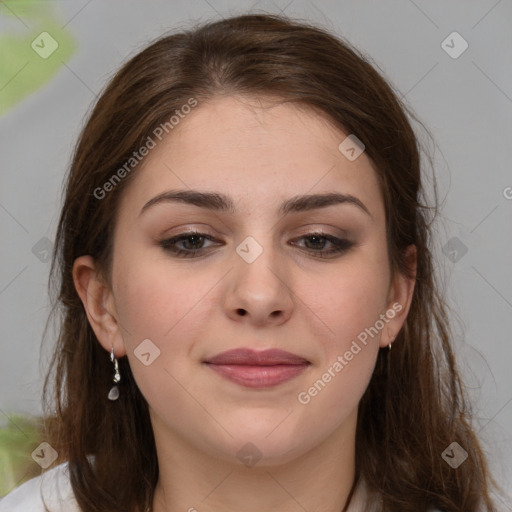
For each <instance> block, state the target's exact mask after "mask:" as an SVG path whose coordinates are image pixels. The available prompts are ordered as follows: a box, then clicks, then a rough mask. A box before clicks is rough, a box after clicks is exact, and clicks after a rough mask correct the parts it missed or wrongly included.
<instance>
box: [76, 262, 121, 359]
mask: <svg viewBox="0 0 512 512" xmlns="http://www.w3.org/2000/svg"><path fill="white" fill-rule="evenodd" d="M73 282H74V284H75V289H76V291H77V293H78V295H79V297H80V299H81V301H82V304H83V306H84V309H85V312H86V314H87V320H88V321H89V324H90V325H91V327H92V329H93V331H94V333H95V334H96V337H97V338H98V341H99V342H100V344H101V345H102V346H103V348H104V349H105V350H106V351H107V352H110V351H111V349H112V346H113V347H114V350H115V352H116V355H117V356H118V357H121V356H122V355H124V353H125V349H124V343H123V341H122V337H121V333H120V331H119V324H118V322H117V319H116V316H115V315H116V312H115V309H114V308H113V297H112V292H111V290H110V289H109V287H108V286H107V284H106V282H105V280H104V279H103V278H102V276H101V275H100V274H99V272H98V270H97V266H96V264H95V261H94V258H92V256H88V255H87V256H80V257H79V258H77V259H76V260H75V262H74V264H73ZM113 309H114V310H113Z"/></svg>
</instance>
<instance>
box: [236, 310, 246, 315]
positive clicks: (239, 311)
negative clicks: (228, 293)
mask: <svg viewBox="0 0 512 512" xmlns="http://www.w3.org/2000/svg"><path fill="white" fill-rule="evenodd" d="M237 313H238V314H239V315H240V316H245V313H246V311H245V309H238V310H237Z"/></svg>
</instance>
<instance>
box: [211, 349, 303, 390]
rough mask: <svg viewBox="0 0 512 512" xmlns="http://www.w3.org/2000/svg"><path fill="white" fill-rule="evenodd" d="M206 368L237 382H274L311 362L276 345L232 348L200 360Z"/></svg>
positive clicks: (253, 385) (295, 373)
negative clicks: (257, 347) (277, 347)
mask: <svg viewBox="0 0 512 512" xmlns="http://www.w3.org/2000/svg"><path fill="white" fill-rule="evenodd" d="M204 364H206V365H207V366H208V367H209V368H211V369H212V370H213V371H215V372H216V373H217V374H218V375H220V376H221V377H224V378H226V379H228V380H230V381H232V382H234V383H236V384H239V385H240V386H244V387H248V388H265V387H271V386H277V385H278V384H281V383H283V382H286V381H288V380H290V379H292V378H293V377H296V376H298V375H300V374H301V373H302V372H303V371H304V370H306V369H307V367H308V366H309V365H310V364H311V363H310V362H309V361H308V360H307V359H304V358H303V357H300V356H297V355H295V354H292V353H291V352H285V351H283V350H278V349H269V350H264V351H260V352H256V351H254V350H251V349H245V348H243V349H234V350H228V351H227V352H222V353H221V354H218V355H216V356H214V357H211V358H209V359H207V360H205V361H204Z"/></svg>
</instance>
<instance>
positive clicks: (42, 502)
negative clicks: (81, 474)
mask: <svg viewBox="0 0 512 512" xmlns="http://www.w3.org/2000/svg"><path fill="white" fill-rule="evenodd" d="M45 506H46V507H47V509H48V510H49V511H50V512H80V509H79V507H78V504H77V503H76V501H75V498H74V495H73V490H72V488H71V483H70V481H69V473H68V466H67V463H64V464H60V465H59V466H56V467H55V468H52V469H50V470H49V471H46V472H45V473H42V474H41V475H40V476H38V477H36V478H33V479H32V480H29V481H28V482H25V483H24V484H22V485H20V486H19V487H17V488H16V489H14V490H13V491H11V492H10V493H9V494H7V496H4V497H3V498H1V499H0V512H27V511H29V510H30V512H45V511H46V508H45Z"/></svg>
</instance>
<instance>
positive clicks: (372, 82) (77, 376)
mask: <svg viewBox="0 0 512 512" xmlns="http://www.w3.org/2000/svg"><path fill="white" fill-rule="evenodd" d="M219 95H248V96H251V97H274V98H278V99H279V101H281V102H292V103H294V104H297V105H302V106H304V107H307V108H310V109H313V110H314V111H316V112H319V113H322V114H323V115H327V117H328V118H329V119H330V120H331V121H332V123H334V125H335V126H338V127H339V128H340V129H342V130H343V131H344V132H346V133H353V134H356V135H357V137H358V138H359V139H360V140H361V141H362V142H363V143H364V144H365V146H366V154H367V155H368V156H369V157H370V158H371V160H372V161H373V162H374V164H375V168H376V172H377V175H378V179H379V183H380V187H381V190H382V193H383V197H384V201H385V211H386V229H387V241H388V254H389V262H390V266H391V268H392V272H393V273H394V272H401V273H403V274H405V275H407V276H411V275H412V274H409V271H410V269H409V268H408V265H407V260H406V258H405V248H406V247H407V246H409V245H410V244H414V245H416V247H417V255H418V256H417V275H416V285H415V290H414V295H413V298H412V304H411V307H410V311H409V314H408V317H407V319H406V321H405V324H404V326H403V328H402V330H401V331H400V333H399V334H398V336H397V338H396V341H395V343H394V344H393V350H392V351H387V350H381V351H380V352H379V355H378V359H377V364H376V367H375V371H374V374H373V377H372V379H371V381H370V383H369V386H368V388H367V390H366V392H365V393H364V395H363V397H362V399H361V401H360V404H359V413H358V423H357V434H356V473H357V475H358V476H360V477H362V478H364V480H365V482H366V484H367V486H368V489H369V490H370V491H371V493H370V494H374V495H375V496H379V499H380V500H381V503H382V505H381V508H382V510H383V511H385V512H396V511H403V512H422V511H427V510H428V509H429V508H430V507H437V508H439V509H441V510H443V511H445V512H460V511H464V512H477V510H478V511H480V510H486V511H491V510H494V508H493V504H492V501H491V498H490V489H491V486H494V485H495V483H494V480H493V479H492V477H491V476H490V474H489V470H488V466H487V462H486V460H485V457H484V455H483V451H482V449H481V447H480V445H479V442H478V440H477V438H476V436H475V433H474V430H473V429H472V426H471V410H470V407H469V405H468V400H467V398H465V390H464V387H463V384H462V381H461V378H460V376H459V373H458V370H457V367H456V362H455V359H454V352H453V349H452V346H451V342H450V339H451V337H452V335H451V334H450V326H449V318H448V309H447V305H446V304H445V302H444V301H443V298H442V295H441V292H440V286H439V284H438V278H437V277H436V276H435V273H434V270H435V269H434V266H433V260H432V258H433V250H432V247H433V246H432V231H433V229H432V225H433V220H434V217H435V216H436V214H437V211H438V204H437V193H435V182H434V187H433V188H434V199H433V201H434V204H432V201H431V204H427V201H426V199H425V198H426V193H425V189H424V180H422V178H424V170H423V169H422V168H421V167H422V165H420V160H421V158H420V148H421V147H420V144H419V142H418V138H417V136H416V135H415V133H414V130H413V128H412V126H411V119H415V117H414V115H413V114H412V112H411V111H410V109H409V108H408V107H407V106H406V105H405V104H404V103H403V102H402V101H401V100H400V99H399V95H398V94H397V93H395V92H394V91H393V88H392V87H391V86H390V85H389V84H388V82H387V81H386V80H385V79H384V78H383V76H382V75H381V74H380V73H379V72H378V71H376V69H375V67H374V66H373V65H372V64H370V61H369V59H368V58H367V57H365V56H364V55H363V54H362V53H361V52H359V51H358V50H356V49H354V48H353V47H351V45H349V44H348V43H347V42H345V41H344V40H343V39H342V38H340V37H338V36H335V35H333V34H331V33H330V32H329V31H328V30H327V29H324V28H320V27H319V26H315V25H313V24H311V23H309V22H306V21H298V20H291V19H289V18H287V17H285V16H276V15H264V14H246V15H242V16H236V17H231V18H227V19H224V20H221V21H210V22H207V23H203V24H201V25H199V26H194V27H192V28H188V29H186V30H183V31H181V32H180V33H173V34H170V35H165V36H163V37H160V38H159V39H158V40H156V41H154V42H152V43H151V44H150V45H149V46H147V47H146V48H145V49H144V50H143V51H141V52H140V53H138V54H136V55H135V56H133V57H131V58H130V59H129V60H128V61H127V62H126V63H125V64H124V65H123V66H122V68H121V69H120V70H119V71H118V72H117V73H116V74H115V76H114V77H113V78H112V79H111V81H110V82H109V83H108V85H107V86H106V88H105V89H104V91H103V92H102V94H101V95H100V97H99V99H98V100H97V102H96V104H95V106H94V108H93V109H92V111H91V113H90V114H89V116H88V119H87V121H86V124H85V126H84V128H83V130H82V132H81V135H80V137H79V139H78V141H77V144H76V147H75V150H74V154H73V158H72V162H71V165H70V168H69V171H68V174H67V177H66V182H65V187H64V191H63V194H64V199H63V205H62V211H61V215H60V219H59V223H58V228H57V233H56V240H55V248H54V254H53V259H52V265H51V270H50V281H49V288H50V294H51V296H52V297H53V301H54V302H53V304H54V305H53V309H52V313H51V316H53V318H56V319H57V325H58V332H57V342H56V346H55V351H54V353H53V359H52V362H51V365H50V369H49V372H48V375H47V378H46V382H45V387H44V397H45V404H46V406H47V407H48V412H47V421H46V426H47V430H46V439H47V440H48V441H49V442H50V444H52V446H54V448H55V449H56V450H57V451H58V453H59V456H60V458H59V459H58V460H59V461H67V462H68V464H69V473H70V479H71V485H72V489H73V491H74V494H75V496H76V499H77V502H78V504H79V506H80V507H81V508H82V509H83V510H84V511H87V512H111V511H112V510H116V511H125V512H134V511H140V512H142V511H144V510H145V509H146V507H147V506H148V504H150V503H152V498H153V493H154V489H155V485H156V483H157V479H158V463H157V456H156V449H155V443H154V438H153V431H152V427H151V423H150V418H149V414H148V406H147V403H146V401H145V399H144V398H143V396H142V394H141V393H140V391H139V389H138V387H137V384H136V382H135V380H134V378H133V375H132V372H131V371H130V367H129V364H128V361H127V359H126V357H123V358H121V359H120V361H119V365H120V370H121V373H122V375H123V381H122V382H121V384H120V386H121V387H122V392H121V396H120V398H119V400H118V401H117V402H116V403H114V404H113V403H111V402H110V401H109V400H107V399H106V396H107V394H108V391H109V388H110V386H111V383H112V382H111V379H112V368H111V364H110V361H109V358H108V357H107V354H106V353H105V350H104V349H103V348H102V347H101V345H100V344H99V342H98V340H97V339H96V336H95V334H94V331H93V330H92V328H91V326H90V325H89V323H88V320H87V317H86V314H85V310H84V307H83V305H82V302H81V300H80V298H79V296H78V294H77V292H76V290H75V287H74V284H73V278H72V267H73V262H74V261H75V259H76V258H78V257H79V256H82V255H86V254H88V255H91V256H92V257H94V258H95V260H96V262H97V264H98V266H99V268H100V269H101V271H102V273H103V274H104V277H105V279H106V280H107V282H108V283H111V281H110V271H111V264H112V261H111V256H112V240H113V230H114V220H115V216H116V211H117V210H116V209H117V206H118V203H119V199H120V197H121V195H122V194H123V190H124V189H125V187H126V186H128V184H129V183H130V182H131V179H132V178H133V176H134V175H135V174H136V172H137V168H138V167H139V166H140V164H137V165H135V166H134V168H133V170H130V172H127V173H126V175H125V176H123V179H121V180H119V182H118V183H116V185H115V187H112V190H109V191H108V193H107V194H104V197H102V198H101V199H98V195H99V194H98V190H99V189H101V188H102V187H104V185H105V183H106V182H108V181H109V180H110V179H111V178H112V176H113V175H114V174H115V173H116V172H117V171H118V169H120V168H122V166H123V165H125V163H126V162H127V161H129V159H130V158H131V157H132V156H133V153H134V152H136V151H137V150H138V149H139V148H141V147H142V146H144V145H145V144H147V140H148V137H149V136H152V134H153V132H154V130H155V129H157V127H158V126H159V125H161V124H162V123H163V122H168V120H169V118H170V116H172V115H173V114H174V113H175V111H176V110H180V108H181V107H182V106H183V105H184V104H186V103H187V101H188V100H189V99H190V98H195V99H196V100H197V102H198V104H199V107H198V108H200V106H201V103H202V102H204V101H207V100H208V99H211V98H214V97H217V96H219ZM171 136H172V135H171ZM103 190H105V188H104V189H103ZM45 331H46V330H45ZM453 442H457V443H459V444H460V445H461V446H462V447H463V448H464V449H465V450H466V451H467V452H468V455H469V456H468V459H467V460H466V461H465V462H464V463H463V464H462V465H460V466H459V467H458V468H457V469H453V468H452V467H450V466H449V465H448V464H447V463H446V462H445V461H444V460H443V458H442V457H441V454H442V452H443V451H444V450H445V449H446V448H447V447H448V446H449V445H450V444H451V443H453ZM91 456H93V457H91ZM333 485H336V484H335V483H333Z"/></svg>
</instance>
